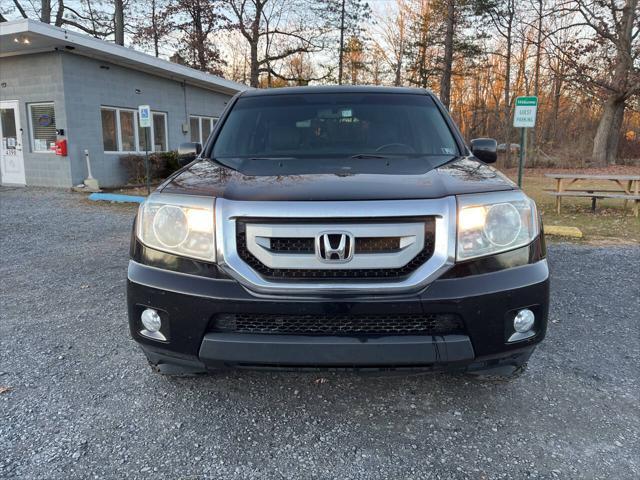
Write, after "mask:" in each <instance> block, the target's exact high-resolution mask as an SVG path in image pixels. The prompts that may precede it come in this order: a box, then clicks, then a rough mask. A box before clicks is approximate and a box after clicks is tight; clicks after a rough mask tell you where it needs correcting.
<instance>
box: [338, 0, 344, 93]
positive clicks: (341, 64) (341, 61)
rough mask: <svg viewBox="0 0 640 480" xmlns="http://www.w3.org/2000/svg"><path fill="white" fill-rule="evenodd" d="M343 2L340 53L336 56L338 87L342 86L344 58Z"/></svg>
mask: <svg viewBox="0 0 640 480" xmlns="http://www.w3.org/2000/svg"><path fill="white" fill-rule="evenodd" d="M344 9H345V0H342V8H341V10H340V52H339V55H338V85H342V72H343V57H344V14H345V10H344Z"/></svg>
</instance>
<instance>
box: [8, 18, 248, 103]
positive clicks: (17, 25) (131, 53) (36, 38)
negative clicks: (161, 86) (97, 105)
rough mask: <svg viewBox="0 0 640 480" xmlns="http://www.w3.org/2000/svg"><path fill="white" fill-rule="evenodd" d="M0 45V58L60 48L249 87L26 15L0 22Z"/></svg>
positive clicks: (192, 79) (220, 85)
mask: <svg viewBox="0 0 640 480" xmlns="http://www.w3.org/2000/svg"><path fill="white" fill-rule="evenodd" d="M0 45H1V47H0V58H2V57H9V56H13V55H24V54H27V53H38V52H50V51H54V50H59V49H61V50H66V51H70V52H72V53H75V54H78V55H84V56H87V57H91V58H95V59H98V60H103V61H108V62H112V63H115V64H118V65H122V66H125V67H128V68H132V69H134V70H140V71H143V72H147V73H151V74H153V75H158V76H161V77H165V78H170V79H172V80H179V81H183V82H185V83H188V84H190V85H194V86H198V87H201V88H206V89H208V90H213V91H215V92H219V93H225V94H228V95H233V94H235V93H237V92H240V91H243V90H247V89H249V88H250V87H248V86H246V85H244V84H241V83H237V82H232V81H231V80H226V79H224V78H221V77H218V76H216V75H211V74H209V73H204V72H201V71H199V70H195V69H193V68H190V67H186V66H184V65H178V64H177V63H172V62H169V61H167V60H163V59H160V58H156V57H153V56H151V55H147V54H146V53H143V52H139V51H137V50H134V49H132V48H127V47H122V46H120V45H116V44H114V43H110V42H105V41H103V40H99V39H97V38H93V37H90V36H88V35H84V34H81V33H77V32H74V31H72V30H67V29H64V28H60V27H55V26H53V25H48V24H46V23H42V22H38V21H35V20H30V19H21V20H14V21H11V22H2V23H0Z"/></svg>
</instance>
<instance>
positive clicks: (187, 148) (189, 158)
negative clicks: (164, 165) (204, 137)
mask: <svg viewBox="0 0 640 480" xmlns="http://www.w3.org/2000/svg"><path fill="white" fill-rule="evenodd" d="M200 152H202V145H201V144H200V143H198V142H186V143H181V144H180V146H179V147H178V163H179V164H180V165H181V166H183V167H184V166H185V165H187V164H188V163H191V162H193V161H194V160H195V159H196V157H197V156H198V155H200Z"/></svg>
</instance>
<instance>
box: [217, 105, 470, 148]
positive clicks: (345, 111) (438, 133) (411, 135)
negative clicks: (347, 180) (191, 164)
mask: <svg viewBox="0 0 640 480" xmlns="http://www.w3.org/2000/svg"><path fill="white" fill-rule="evenodd" d="M457 154H458V148H457V145H456V142H455V139H454V137H453V135H452V133H451V131H450V130H449V127H448V126H447V124H446V122H445V120H444V118H443V116H442V114H441V113H440V111H439V110H438V108H437V106H436V105H435V103H434V101H433V100H432V99H431V98H430V97H429V96H428V95H422V94H415V95H412V94H390V93H336V94H307V95H290V94H285V95H268V96H257V97H244V98H243V97H241V98H239V99H238V101H237V102H236V104H235V105H234V106H233V109H232V110H231V112H230V114H229V117H228V118H227V119H226V121H225V123H224V125H223V126H222V130H221V131H220V134H219V136H218V138H217V140H216V143H215V146H214V148H213V157H214V158H219V159H222V158H225V157H226V158H229V157H239V158H251V159H263V158H264V159H275V158H281V159H289V158H291V159H297V158H310V157H318V156H323V157H354V156H355V157H356V158H369V157H371V158H380V157H381V158H386V157H389V156H391V157H393V156H405V157H406V156H425V155H438V156H442V155H457Z"/></svg>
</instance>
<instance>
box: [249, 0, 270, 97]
mask: <svg viewBox="0 0 640 480" xmlns="http://www.w3.org/2000/svg"><path fill="white" fill-rule="evenodd" d="M265 3H266V1H264V2H262V1H257V2H255V6H256V11H255V16H254V17H253V22H251V35H250V37H251V38H250V39H249V54H250V56H251V60H250V73H249V85H251V86H252V87H254V88H258V87H259V86H260V62H258V42H259V41H260V18H261V17H262V8H263V7H264V4H265ZM267 34H268V32H267Z"/></svg>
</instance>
